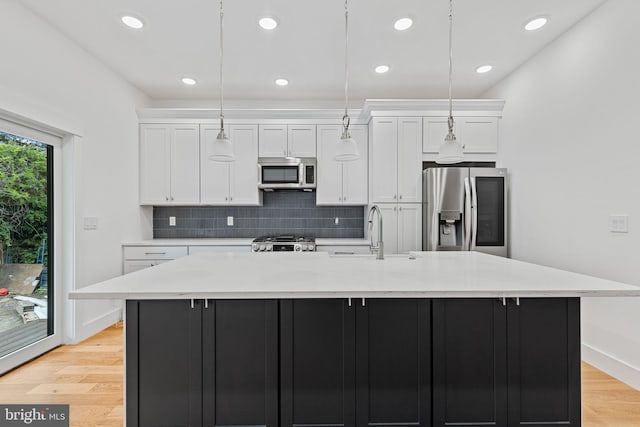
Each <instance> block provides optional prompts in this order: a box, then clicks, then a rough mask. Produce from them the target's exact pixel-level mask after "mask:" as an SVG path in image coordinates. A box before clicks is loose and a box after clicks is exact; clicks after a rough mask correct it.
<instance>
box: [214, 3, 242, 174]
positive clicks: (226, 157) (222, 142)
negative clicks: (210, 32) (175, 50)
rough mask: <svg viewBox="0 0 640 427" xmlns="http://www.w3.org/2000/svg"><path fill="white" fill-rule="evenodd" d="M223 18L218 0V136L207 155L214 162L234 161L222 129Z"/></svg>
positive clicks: (228, 142) (229, 143) (231, 149)
mask: <svg viewBox="0 0 640 427" xmlns="http://www.w3.org/2000/svg"><path fill="white" fill-rule="evenodd" d="M223 20H224V9H223V6H222V0H220V132H218V136H217V137H216V140H215V141H214V142H213V147H212V151H211V155H210V156H209V160H212V161H214V162H233V161H235V159H236V158H235V155H234V154H233V146H232V145H231V140H230V139H229V137H227V134H226V133H225V131H224V109H223V100H224V88H223V82H224V80H223V74H222V71H223V65H224V43H223V41H224V39H223V34H224V33H223V26H222V24H223Z"/></svg>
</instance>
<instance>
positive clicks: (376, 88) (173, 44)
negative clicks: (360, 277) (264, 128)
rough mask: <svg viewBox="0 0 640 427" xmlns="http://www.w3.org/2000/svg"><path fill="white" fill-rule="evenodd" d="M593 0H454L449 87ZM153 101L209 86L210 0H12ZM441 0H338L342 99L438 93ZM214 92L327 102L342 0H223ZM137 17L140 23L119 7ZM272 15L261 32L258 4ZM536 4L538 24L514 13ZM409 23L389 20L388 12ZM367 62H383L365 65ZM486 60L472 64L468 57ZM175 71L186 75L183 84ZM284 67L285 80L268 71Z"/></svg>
mask: <svg viewBox="0 0 640 427" xmlns="http://www.w3.org/2000/svg"><path fill="white" fill-rule="evenodd" d="M604 1H605V0H562V1H558V0H454V97H457V98H473V97H477V96H478V95H480V94H481V93H482V92H483V91H485V90H486V89H488V88H490V87H491V86H492V85H494V84H495V83H496V82H498V81H499V80H500V79H502V78H503V77H504V76H506V75H507V74H509V73H510V72H511V71H513V70H514V69H515V68H517V67H518V66H519V65H520V64H522V63H523V62H524V61H526V60H527V59H528V58H529V57H531V56H532V55H534V54H535V53H536V52H538V51H539V50H540V49H542V48H543V47H544V46H545V45H546V44H548V43H549V42H550V41H552V40H553V39H555V38H556V37H558V36H559V35H560V34H562V33H563V32H565V31H567V30H568V29H569V28H570V27H571V26H572V25H574V24H575V23H576V22H578V21H579V20H580V19H582V18H583V17H584V16H585V15H587V14H588V13H590V12H591V11H592V10H593V9H595V8H596V7H597V6H599V5H601V4H602V3H603V2H604ZM22 3H23V4H25V5H26V6H27V7H28V8H30V9H31V10H32V11H33V12H35V13H36V14H37V15H39V16H40V17H42V18H43V19H44V20H46V21H48V22H49V23H51V24H52V25H53V26H54V27H56V28H58V29H59V30H60V31H62V32H63V33H64V34H66V35H67V36H68V37H69V38H70V39H72V40H73V41H75V42H76V43H78V44H79V45H81V46H82V47H83V48H84V49H85V50H87V51H88V52H90V53H91V54H93V55H95V56H96V57H97V58H99V59H100V60H101V61H102V62H103V63H105V64H106V65H107V66H108V67H110V68H111V69H113V70H115V71H116V72H117V73H119V74H120V75H122V76H123V77H124V78H125V79H126V80H128V81H130V82H131V83H132V84H133V85H135V86H136V87H138V88H139V89H141V90H142V91H143V92H145V93H146V94H147V95H149V96H150V97H151V98H153V99H154V100H156V102H162V101H164V100H183V101H184V102H187V103H188V102H193V103H197V102H202V100H215V99H217V97H218V94H219V91H218V67H219V62H218V43H219V38H218V32H219V26H218V25H219V24H218V19H219V15H218V13H219V12H218V8H219V2H218V1H217V0H109V1H105V0H47V1H43V0H22ZM448 6H449V2H448V1H447V0H350V2H349V9H350V35H349V50H350V51H349V61H350V86H349V92H350V99H351V100H352V101H353V102H351V103H350V104H351V105H353V106H360V103H361V101H362V100H363V99H365V98H445V97H447V83H448V77H447V72H448V56H447V55H448V53H447V49H448V47H447V44H448V18H447V14H448ZM224 8H225V24H224V30H225V35H224V39H225V64H224V65H225V99H228V100H238V101H242V100H252V101H268V100H274V101H276V100H278V101H280V102H281V101H285V102H287V101H290V102H295V101H302V100H304V101H306V102H311V103H313V102H316V103H325V104H326V103H333V104H335V106H336V107H339V105H340V103H341V102H343V101H341V100H342V99H343V96H344V95H343V93H344V82H343V78H344V77H343V73H344V1H343V0H226V1H225V4H224ZM125 13H129V14H135V15H136V16H139V17H141V18H142V19H143V20H144V21H145V23H146V26H145V28H144V29H143V30H141V31H132V30H129V29H128V28H126V27H124V26H123V25H122V24H121V22H120V20H119V17H120V16H121V15H122V14H125ZM265 15H268V16H273V17H275V18H276V19H277V20H278V21H279V23H280V25H279V26H278V28H277V29H276V30H274V31H271V32H267V31H265V30H263V29H262V28H260V27H258V25H257V21H258V19H259V18H260V17H262V16H265ZM538 15H545V16H548V17H549V23H548V24H547V26H546V27H544V28H543V29H542V30H539V31H535V32H526V31H524V29H523V26H524V24H525V23H526V22H527V21H528V20H529V19H530V18H532V17H535V16H538ZM402 16H410V17H411V18H413V20H414V26H413V27H412V28H411V29H409V30H407V31H405V32H398V31H396V30H394V29H393V22H394V21H395V19H396V18H398V17H402ZM379 64H388V65H389V66H390V67H391V70H390V71H389V72H388V73H387V74H384V75H378V74H376V73H374V72H373V68H374V67H375V66H376V65H379ZM483 64H492V65H493V66H494V70H493V71H492V72H490V73H488V74H484V75H478V74H477V73H475V68H476V67H477V66H479V65H483ZM184 76H189V77H193V78H195V79H196V80H198V85H196V86H193V87H187V86H185V85H183V84H182V83H181V82H180V79H181V78H182V77H184ZM278 77H286V78H287V79H289V81H290V85H289V86H287V87H284V88H283V87H277V86H275V85H274V84H273V81H274V80H275V79H276V78H278Z"/></svg>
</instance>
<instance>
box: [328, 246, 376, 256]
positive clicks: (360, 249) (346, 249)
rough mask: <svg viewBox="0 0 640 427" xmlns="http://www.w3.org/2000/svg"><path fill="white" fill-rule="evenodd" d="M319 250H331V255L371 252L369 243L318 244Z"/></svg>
mask: <svg viewBox="0 0 640 427" xmlns="http://www.w3.org/2000/svg"><path fill="white" fill-rule="evenodd" d="M316 251H317V252H329V254H331V255H356V254H369V253H371V251H369V246H368V245H335V246H333V245H319V246H316Z"/></svg>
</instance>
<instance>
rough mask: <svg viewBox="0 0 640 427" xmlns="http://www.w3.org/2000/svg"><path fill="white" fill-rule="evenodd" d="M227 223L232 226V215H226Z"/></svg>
mask: <svg viewBox="0 0 640 427" xmlns="http://www.w3.org/2000/svg"><path fill="white" fill-rule="evenodd" d="M227 225H228V226H229V227H232V226H233V217H232V216H228V217H227Z"/></svg>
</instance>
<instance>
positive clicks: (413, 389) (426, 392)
mask: <svg viewBox="0 0 640 427" xmlns="http://www.w3.org/2000/svg"><path fill="white" fill-rule="evenodd" d="M354 301H357V302H358V304H357V307H356V389H357V394H356V419H357V426H358V427H369V426H376V427H391V426H393V427H402V426H418V427H429V426H430V425H431V410H430V409H431V301H430V300H426V299H367V300H366V304H365V305H364V306H362V305H361V304H360V300H354Z"/></svg>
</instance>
